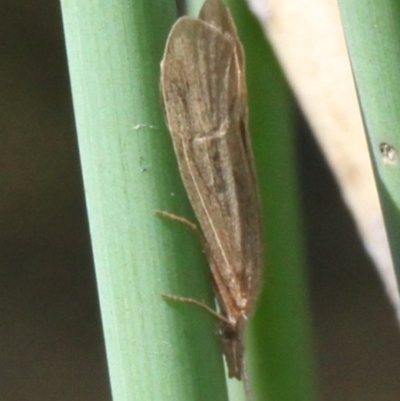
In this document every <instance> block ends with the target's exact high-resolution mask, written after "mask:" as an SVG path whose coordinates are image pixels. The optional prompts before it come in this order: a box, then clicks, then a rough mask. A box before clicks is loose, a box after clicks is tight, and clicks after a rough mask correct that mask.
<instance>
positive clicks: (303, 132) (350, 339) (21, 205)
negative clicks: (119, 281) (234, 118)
mask: <svg viewBox="0 0 400 401" xmlns="http://www.w3.org/2000/svg"><path fill="white" fill-rule="evenodd" d="M0 31H1V35H0V37H1V38H2V39H3V40H1V41H0V47H1V52H0V54H1V57H0V82H1V84H0V91H1V93H0V102H1V103H2V104H1V107H0V113H1V118H0V124H1V125H0V127H1V129H0V261H1V269H0V283H1V284H0V297H1V320H0V372H1V373H0V397H1V399H2V400H4V401H14V400H15V401H34V400H41V401H46V400H49V401H50V400H52V401H53V400H65V401H70V400H71V401H72V400H74V401H79V400H82V401H83V400H85V401H90V400H98V401H102V400H104V401H106V400H111V395H110V390H109V384H108V378H107V369H106V360H105V352H104V345H103V337H102V330H101V322H100V317H99V309H98V300H97V293H96V283H95V277H94V269H93V262H92V257H91V250H90V239H89V231H88V225H87V220H86V211H85V204H84V194H83V186H82V178H81V173H80V166H79V155H78V148H77V139H76V133H75V128H74V119H73V110H72V103H71V96H70V88H69V80H68V71H67V60H66V54H65V45H64V39H63V29H62V21H61V14H60V6H59V3H58V2H55V1H51V0H43V1H41V2H39V3H37V2H29V1H26V0H14V1H6V0H0ZM294 113H295V115H296V118H297V122H298V123H297V132H296V133H295V142H296V146H297V158H298V171H299V181H300V187H301V196H302V208H303V212H304V223H305V225H306V233H307V238H306V241H307V256H308V261H309V264H308V272H307V274H308V276H309V281H310V290H311V297H310V298H311V312H312V321H313V332H314V346H315V356H316V365H317V366H316V367H317V376H318V380H319V392H320V400H321V401H334V400H335V401H336V400H340V401H347V400H348V401H350V400H351V401H354V400H358V399H362V400H364V401H368V400H376V399H379V400H380V401H392V400H393V401H394V400H398V399H399V397H400V381H399V380H398V377H399V376H400V335H399V330H398V325H397V323H396V320H395V314H394V311H393V310H392V307H391V305H390V304H389V302H388V300H387V299H386V295H385V293H384V290H383V287H382V285H381V282H380V280H379V279H378V276H377V274H376V273H375V270H374V268H373V266H372V264H371V262H370V260H369V258H368V256H367V255H366V253H365V251H364V249H363V247H362V245H361V241H360V239H359V238H358V236H357V233H356V229H355V227H354V224H353V221H352V218H351V217H350V215H349V213H348V211H347V210H346V208H345V206H344V203H343V201H342V200H341V198H340V194H339V190H338V187H337V185H336V183H335V181H334V179H333V177H332V175H331V173H330V171H329V169H328V167H327V166H326V163H325V161H324V159H323V157H322V156H321V154H320V152H319V149H318V147H317V145H316V144H315V141H314V139H313V136H312V134H311V133H310V131H309V129H308V127H307V124H306V123H305V121H304V120H303V118H302V115H301V113H300V111H299V110H294Z"/></svg>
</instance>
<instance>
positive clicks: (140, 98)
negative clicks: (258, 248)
mask: <svg viewBox="0 0 400 401" xmlns="http://www.w3.org/2000/svg"><path fill="white" fill-rule="evenodd" d="M61 5H62V14H63V21H64V30H65V37H66V44H67V52H68V63H69V71H70V77H71V86H72V95H73V102H74V110H75V118H76V127H77V131H78V140H79V149H80V155H81V163H82V171H83V177H84V185H85V193H86V201H87V209H88V215H89V222H90V232H91V238H92V246H93V253H94V260H95V268H96V276H97V281H98V290H99V298H100V305H101V313H102V321H103V328H104V335H105V342H106V350H107V358H108V366H109V372H110V381H111V388H112V393H113V400H114V401H132V400H141V401H146V400H154V401H158V400H163V401H169V400H170V401H188V400H190V401H193V400H199V401H200V400H215V401H226V399H227V395H226V383H225V380H224V374H223V365H222V356H221V351H220V347H219V342H218V338H217V336H216V329H215V321H214V319H213V317H212V316H209V315H208V314H206V313H205V312H204V311H203V310H201V309H200V308H196V307H194V306H192V305H186V304H180V303H174V302H171V301H165V300H163V299H162V298H161V294H162V293H170V294H176V295H182V296H190V297H193V298H196V299H199V300H205V301H206V302H209V303H211V302H212V299H213V297H212V291H211V287H210V273H209V271H208V267H207V264H206V261H205V258H204V256H203V255H202V253H201V249H200V248H201V246H200V244H199V242H198V239H197V238H196V236H195V235H194V234H192V233H191V232H190V230H188V228H187V227H184V226H182V225H179V224H178V223H176V222H173V221H168V220H165V219H162V218H160V217H158V216H155V214H154V210H155V209H161V210H165V211H168V212H172V213H176V214H179V215H183V216H185V217H188V218H193V214H192V212H191V210H190V207H189V204H188V200H187V196H186V194H185V193H184V190H183V185H182V182H181V179H180V177H179V174H178V170H177V164H176V160H175V157H174V154H173V148H172V143H171V139H170V136H169V133H168V132H167V129H166V127H165V124H164V121H163V115H162V110H161V106H160V97H159V93H158V80H159V63H160V60H161V57H162V52H163V48H164V44H165V41H166V38H167V34H168V31H169V29H170V27H171V25H172V23H173V21H174V19H175V17H176V16H175V5H174V2H172V1H161V2H160V1H156V0H142V1H140V0H135V1H132V0H119V1H115V0H111V1H109V2H98V1H93V0H88V1H84V2H82V1H78V0H72V1H70V0H69V1H67V0H62V1H61Z"/></svg>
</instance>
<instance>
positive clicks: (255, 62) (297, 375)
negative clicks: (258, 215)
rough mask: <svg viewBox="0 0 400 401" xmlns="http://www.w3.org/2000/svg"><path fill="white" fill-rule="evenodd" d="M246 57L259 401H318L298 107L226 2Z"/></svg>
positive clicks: (246, 16) (249, 23)
mask: <svg viewBox="0 0 400 401" xmlns="http://www.w3.org/2000/svg"><path fill="white" fill-rule="evenodd" d="M227 3H228V5H229V6H230V8H231V11H232V13H233V15H234V17H235V21H236V24H237V27H238V30H239V36H240V38H241V40H242V42H243V45H244V47H245V53H246V67H247V71H246V74H247V82H248V92H249V113H250V132H251V135H252V140H253V148H254V153H255V159H256V164H257V171H258V179H259V183H260V190H261V197H262V203H263V212H264V220H265V221H264V231H265V251H266V266H265V273H264V289H263V292H262V294H261V297H260V301H259V304H258V309H257V313H256V315H255V317H254V319H253V324H252V328H251V330H250V335H249V351H250V354H251V358H250V362H251V371H252V379H253V386H254V390H255V393H256V394H255V395H256V397H257V399H258V400H260V401H262V400H279V401H311V400H315V399H316V385H315V378H314V371H313V368H314V363H313V356H312V347H311V330H310V314H309V309H308V288H307V283H306V278H305V273H304V265H305V257H304V239H303V238H304V236H303V233H302V221H301V214H300V213H301V211H300V205H299V193H298V182H297V167H296V157H295V151H294V138H293V135H292V133H293V122H292V117H293V103H292V102H293V100H292V98H291V96H290V92H289V89H288V87H287V84H286V82H285V79H284V77H283V75H282V73H281V71H280V68H279V66H278V64H277V62H276V60H275V58H274V56H273V53H272V51H271V49H270V47H269V46H268V44H267V42H266V39H265V36H264V34H263V32H262V30H261V28H260V26H259V24H258V22H257V21H256V19H255V18H254V16H253V15H251V13H250V12H249V10H248V9H247V6H246V5H245V2H244V1H243V0H230V1H227Z"/></svg>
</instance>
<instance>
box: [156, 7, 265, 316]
mask: <svg viewBox="0 0 400 401" xmlns="http://www.w3.org/2000/svg"><path fill="white" fill-rule="evenodd" d="M214 3H215V2H214ZM214 3H213V2H212V1H211V2H210V1H208V2H207V3H206V4H214ZM206 11H207V9H206ZM205 15H207V13H205ZM228 17H230V14H228ZM228 21H229V19H228ZM208 22H209V21H207V22H204V21H202V20H198V19H193V18H190V17H184V18H181V19H180V20H179V21H178V22H176V24H175V25H174V27H173V29H172V31H171V34H170V36H169V39H168V42H167V46H166V50H165V54H164V58H163V61H162V67H161V89H162V92H163V98H164V104H165V112H166V118H167V121H168V125H169V128H170V131H171V135H172V138H173V143H174V147H175V151H176V153H177V157H178V162H179V167H180V171H181V175H182V179H183V181H184V184H185V186H186V189H187V192H188V195H189V198H190V200H191V203H192V206H193V209H194V211H195V213H196V216H197V218H198V220H199V222H200V225H201V227H202V230H203V233H204V236H205V238H206V242H207V246H208V249H207V254H208V257H209V259H211V260H210V266H211V269H212V272H213V276H214V279H215V283H216V285H217V287H218V290H219V292H220V295H221V296H220V300H222V302H223V307H224V308H225V309H226V310H227V311H228V312H229V314H231V315H232V314H234V311H235V310H246V308H248V309H249V308H250V305H251V304H252V299H251V298H254V297H255V296H256V295H255V292H256V291H255V290H256V288H257V287H258V276H259V271H260V268H261V252H260V250H261V227H260V211H259V198H258V192H257V187H256V181H255V171H254V165H253V157H252V153H251V147H250V144H249V137H248V133H247V105H246V103H247V99H246V93H247V92H246V85H245V80H244V67H243V50H242V48H241V45H240V43H239V42H238V40H237V39H236V38H235V37H233V36H232V35H230V34H229V35H226V34H224V33H223V32H222V31H221V29H220V28H216V27H215V26H214V25H212V24H210V23H208ZM232 24H233V23H232ZM227 25H229V24H227ZM235 32H236V31H235ZM238 49H240V51H238ZM251 294H254V295H251Z"/></svg>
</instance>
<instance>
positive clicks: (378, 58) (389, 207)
mask: <svg viewBox="0 0 400 401" xmlns="http://www.w3.org/2000/svg"><path fill="white" fill-rule="evenodd" d="M339 6H340V11H341V17H342V23H343V27H344V32H345V37H346V41H347V46H348V50H349V55H350V60H351V65H352V69H353V75H354V79H355V82H356V87H357V91H358V96H359V101H360V105H361V110H362V114H363V119H364V126H365V128H366V134H367V139H368V144H369V149H370V154H371V157H372V161H373V166H374V172H375V179H376V184H377V188H378V192H379V197H380V201H381V206H382V211H383V214H384V219H385V226H386V230H387V233H388V238H389V244H390V248H391V252H392V257H393V262H394V265H395V269H396V274H397V281H398V282H399V283H400V249H399V244H400V163H399V154H398V152H399V151H400V113H399V105H400V69H399V65H400V42H399V32H400V3H399V2H398V1H396V0H386V1H376V0H365V1H361V0H351V1H349V0H340V1H339ZM391 158H393V160H391Z"/></svg>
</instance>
